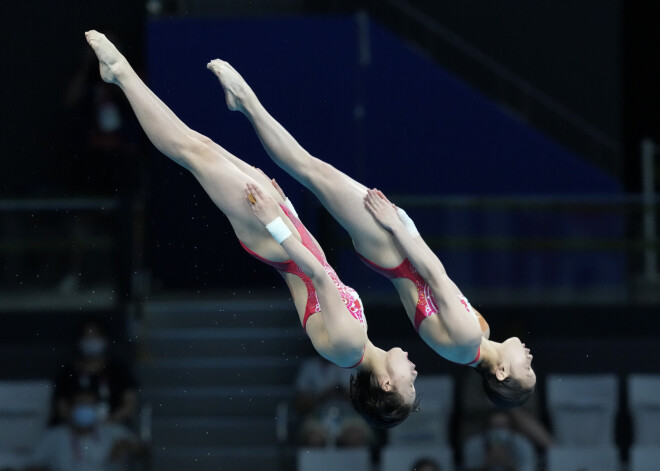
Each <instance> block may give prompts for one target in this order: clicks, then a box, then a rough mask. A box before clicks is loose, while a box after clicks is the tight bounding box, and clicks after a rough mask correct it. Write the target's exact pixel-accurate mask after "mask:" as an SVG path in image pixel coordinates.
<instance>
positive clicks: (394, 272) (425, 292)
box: [358, 253, 481, 365]
mask: <svg viewBox="0 0 660 471" xmlns="http://www.w3.org/2000/svg"><path fill="white" fill-rule="evenodd" d="M358 256H359V257H360V258H361V259H362V261H363V262H364V263H365V264H366V265H367V266H368V267H369V268H371V269H372V270H374V271H375V272H377V273H380V274H381V275H383V276H385V277H386V278H389V279H393V278H406V279H408V280H410V281H412V282H413V283H414V284H415V288H417V306H416V307H415V330H416V331H417V333H419V326H420V325H421V324H422V321H423V320H424V319H426V318H427V317H429V316H431V315H433V314H437V313H438V311H439V309H438V303H437V302H436V300H435V298H434V297H433V292H432V291H431V287H430V286H429V285H428V283H426V281H424V278H422V275H420V274H419V272H418V271H417V270H416V269H415V267H414V266H413V264H412V263H410V260H408V259H407V258H406V259H405V260H404V261H403V262H401V264H400V265H399V266H398V267H394V268H383V267H381V266H380V265H376V264H375V263H374V262H372V261H371V260H368V259H367V258H365V257H363V256H362V255H361V254H360V253H358ZM458 299H459V300H460V302H461V304H463V306H464V307H465V310H466V311H467V312H469V313H470V314H472V315H475V317H476V314H474V312H473V311H472V309H471V306H470V302H469V301H468V300H467V299H466V298H465V297H463V296H459V297H458ZM480 355H481V347H479V350H477V356H476V358H475V359H474V360H472V361H471V362H470V363H465V364H466V365H473V364H475V363H476V362H477V361H478V360H479V357H480Z"/></svg>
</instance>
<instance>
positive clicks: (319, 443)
mask: <svg viewBox="0 0 660 471" xmlns="http://www.w3.org/2000/svg"><path fill="white" fill-rule="evenodd" d="M350 376H351V375H350V371H349V370H345V369H342V368H339V367H338V366H336V365H334V364H332V363H330V362H327V361H323V360H322V359H320V358H316V357H314V358H310V359H308V360H306V361H304V362H303V364H302V365H301V367H300V370H299V371H298V376H297V378H296V395H295V407H296V411H297V412H298V414H299V415H300V416H301V417H302V425H301V427H300V434H299V441H300V444H301V445H303V446H306V447H325V446H330V445H332V446H337V447H347V448H348V447H361V446H369V445H371V442H372V440H373V434H372V431H371V428H370V427H369V425H367V423H366V422H365V421H364V420H363V419H362V417H360V416H359V415H358V414H357V413H356V412H355V409H354V408H353V406H352V405H351V402H350V396H349V394H348V385H349V379H350Z"/></svg>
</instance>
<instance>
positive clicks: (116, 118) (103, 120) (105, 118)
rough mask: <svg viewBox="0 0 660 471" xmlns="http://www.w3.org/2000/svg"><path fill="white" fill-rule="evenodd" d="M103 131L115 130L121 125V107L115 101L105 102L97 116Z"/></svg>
mask: <svg viewBox="0 0 660 471" xmlns="http://www.w3.org/2000/svg"><path fill="white" fill-rule="evenodd" d="M96 119H97V121H98V123H99V128H101V131H103V132H106V133H109V132H115V131H117V130H118V129H119V128H120V127H121V115H120V114H119V109H118V108H117V107H116V106H115V105H114V104H113V103H103V104H102V105H101V108H100V109H99V110H98V113H97V117H96Z"/></svg>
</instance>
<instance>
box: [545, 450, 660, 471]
mask: <svg viewBox="0 0 660 471" xmlns="http://www.w3.org/2000/svg"><path fill="white" fill-rule="evenodd" d="M656 469H657V468H656ZM620 470H621V462H620V458H619V452H618V450H617V449H616V448H615V447H614V446H596V447H575V446H556V447H552V448H550V449H549V450H548V454H547V466H546V471H620Z"/></svg>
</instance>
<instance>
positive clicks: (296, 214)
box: [284, 197, 298, 217]
mask: <svg viewBox="0 0 660 471" xmlns="http://www.w3.org/2000/svg"><path fill="white" fill-rule="evenodd" d="M284 206H286V207H287V208H289V211H291V212H292V213H293V215H294V216H295V217H298V213H297V212H296V208H294V207H293V203H292V202H291V200H290V199H289V198H288V197H287V198H285V199H284Z"/></svg>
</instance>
